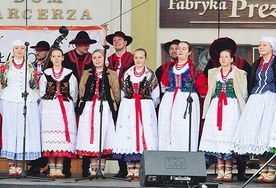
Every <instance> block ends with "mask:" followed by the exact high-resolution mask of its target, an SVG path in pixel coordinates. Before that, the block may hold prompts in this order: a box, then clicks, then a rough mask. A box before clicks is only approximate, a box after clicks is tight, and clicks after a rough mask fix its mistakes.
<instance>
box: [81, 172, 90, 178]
mask: <svg viewBox="0 0 276 188" xmlns="http://www.w3.org/2000/svg"><path fill="white" fill-rule="evenodd" d="M89 175H90V174H89V173H88V172H82V177H83V178H85V177H88V176H89Z"/></svg>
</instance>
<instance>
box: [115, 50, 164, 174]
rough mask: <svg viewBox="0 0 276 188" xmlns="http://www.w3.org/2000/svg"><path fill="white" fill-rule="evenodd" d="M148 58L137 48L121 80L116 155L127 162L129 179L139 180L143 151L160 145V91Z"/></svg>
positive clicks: (154, 148)
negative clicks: (157, 114) (158, 120)
mask: <svg viewBox="0 0 276 188" xmlns="http://www.w3.org/2000/svg"><path fill="white" fill-rule="evenodd" d="M146 59H147V52H146V51H145V50H144V49H142V48H139V49H137V50H135V53H134V63H135V65H134V66H132V67H130V68H129V69H128V70H127V71H126V72H125V74H124V76H123V80H122V82H123V89H122V92H121V98H122V100H121V104H120V108H119V113H118V121H117V124H116V136H115V146H114V149H113V156H114V158H116V159H123V160H124V161H126V162H127V167H128V174H127V176H126V179H139V169H140V159H141V155H142V153H143V151H144V150H156V149H157V148H158V135H157V118H156V113H155V107H156V106H157V105H158V103H159V94H160V91H159V85H158V81H157V78H156V76H155V74H154V72H153V71H152V70H150V69H149V68H148V67H147V66H146V65H145V63H146Z"/></svg>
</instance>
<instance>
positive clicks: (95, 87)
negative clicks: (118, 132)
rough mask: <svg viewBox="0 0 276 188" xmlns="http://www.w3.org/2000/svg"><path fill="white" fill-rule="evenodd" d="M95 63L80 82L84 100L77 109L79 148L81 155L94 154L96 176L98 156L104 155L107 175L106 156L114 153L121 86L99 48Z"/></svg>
mask: <svg viewBox="0 0 276 188" xmlns="http://www.w3.org/2000/svg"><path fill="white" fill-rule="evenodd" d="M92 62H93V67H92V69H89V70H85V71H84V72H83V76H82V78H81V81H80V84H79V89H80V91H79V99H80V100H79V102H78V106H77V108H76V112H77V115H80V118H79V124H78V136H77V147H76V149H77V153H78V155H79V156H89V157H91V158H90V169H89V170H90V173H91V174H90V176H95V175H96V172H97V169H98V166H99V165H98V156H99V155H101V171H102V173H103V174H104V168H105V164H106V156H107V155H108V154H112V149H113V144H114V136H115V123H114V122H115V121H116V114H117V110H118V109H117V104H118V103H119V102H120V86H119V81H118V77H117V74H116V72H115V71H112V70H110V69H107V67H106V66H105V65H104V53H103V51H102V50H99V49H97V50H95V51H94V52H93V53H92ZM103 71H105V72H104V73H103ZM103 76H104V77H103ZM101 94H103V96H102V97H103V98H102V100H103V101H102V102H103V103H102V105H103V108H102V112H100V104H101V101H100V100H101ZM101 113H102V121H101V119H100V118H101ZM101 122H102V124H101ZM101 126H102V127H101ZM100 128H102V137H101V139H102V140H101V144H102V145H101V146H102V148H101V150H99V142H100V133H101V132H100ZM99 151H101V153H99Z"/></svg>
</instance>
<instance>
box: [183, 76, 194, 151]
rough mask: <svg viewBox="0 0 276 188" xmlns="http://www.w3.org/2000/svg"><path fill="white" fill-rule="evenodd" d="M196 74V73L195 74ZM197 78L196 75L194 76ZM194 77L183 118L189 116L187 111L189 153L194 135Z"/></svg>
mask: <svg viewBox="0 0 276 188" xmlns="http://www.w3.org/2000/svg"><path fill="white" fill-rule="evenodd" d="M194 74H195V72H194ZM194 76H195V75H194ZM194 76H193V77H192V85H191V89H190V91H189V95H188V97H187V99H186V101H187V103H186V108H185V112H184V116H183V118H184V119H186V116H187V111H188V110H189V111H188V113H189V150H188V151H189V152H190V151H191V137H192V136H191V135H192V130H191V128H192V103H193V101H194V100H193V97H192V96H191V94H192V91H193V87H194V82H195V81H194Z"/></svg>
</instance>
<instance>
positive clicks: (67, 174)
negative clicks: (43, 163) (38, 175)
mask: <svg viewBox="0 0 276 188" xmlns="http://www.w3.org/2000/svg"><path fill="white" fill-rule="evenodd" d="M64 175H65V178H71V176H72V173H71V172H70V173H65V174H64Z"/></svg>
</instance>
